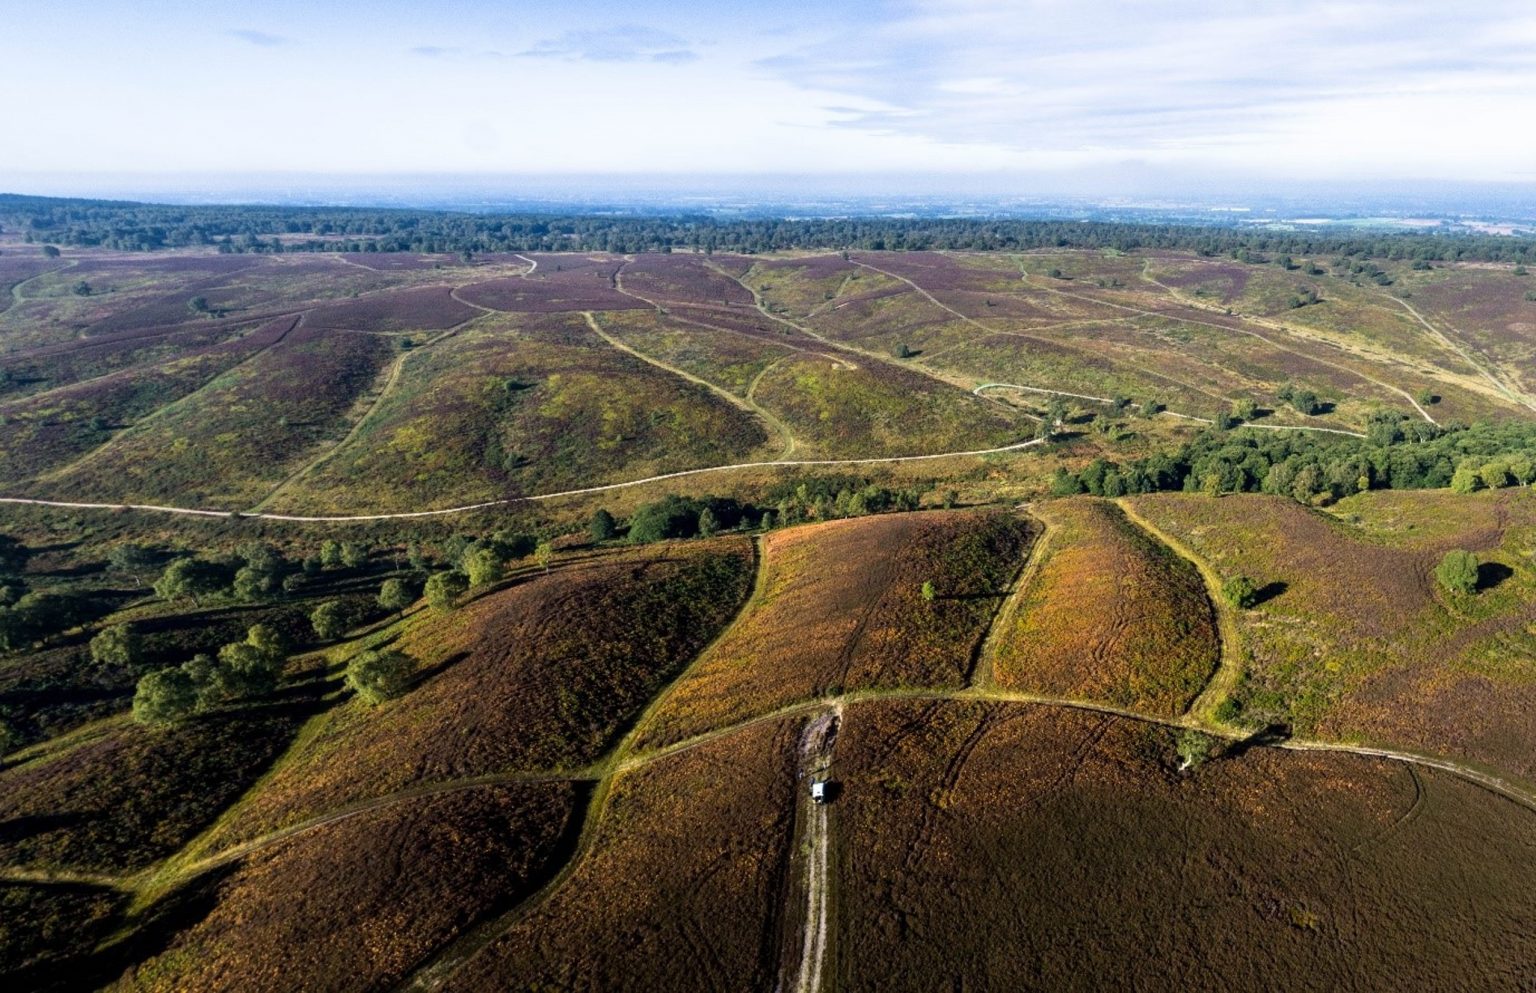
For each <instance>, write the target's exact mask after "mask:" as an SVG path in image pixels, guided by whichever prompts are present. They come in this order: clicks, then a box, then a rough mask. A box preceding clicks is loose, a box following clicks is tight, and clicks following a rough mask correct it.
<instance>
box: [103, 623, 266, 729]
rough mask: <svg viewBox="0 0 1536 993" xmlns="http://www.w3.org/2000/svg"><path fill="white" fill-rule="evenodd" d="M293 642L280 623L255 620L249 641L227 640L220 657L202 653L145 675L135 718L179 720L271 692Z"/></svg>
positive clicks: (136, 694) (135, 703)
mask: <svg viewBox="0 0 1536 993" xmlns="http://www.w3.org/2000/svg"><path fill="white" fill-rule="evenodd" d="M290 647H291V646H290V645H289V644H288V642H287V640H286V639H285V638H284V637H283V636H282V635H281V633H279V632H278V631H276V630H275V629H273V628H271V627H268V626H267V625H265V624H256V625H253V626H252V627H251V628H250V629H249V630H248V631H247V632H246V637H245V640H244V641H236V642H231V643H230V644H227V645H225V646H223V647H222V648H220V649H219V652H218V655H217V656H216V657H214V656H209V655H204V654H200V655H196V656H194V657H193V658H191V659H190V660H188V661H187V662H185V663H183V664H182V665H180V666H173V667H168V668H164V669H157V670H156V671H154V672H151V673H148V674H146V675H144V676H143V677H141V678H140V679H139V682H138V686H137V687H136V689H135V692H134V695H133V718H134V720H136V721H138V722H139V723H141V724H161V725H163V724H174V723H176V722H178V721H182V720H185V719H186V718H188V717H190V716H192V715H193V714H197V713H201V712H204V711H207V710H211V709H213V708H215V707H218V706H220V705H222V704H225V703H227V702H232V701H238V700H247V699H253V698H258V697H262V696H265V695H267V694H269V693H271V692H272V691H273V690H274V689H275V688H276V687H277V681H278V678H279V677H280V676H281V674H282V670H283V664H284V663H285V662H286V660H287V657H288V651H289V649H290Z"/></svg>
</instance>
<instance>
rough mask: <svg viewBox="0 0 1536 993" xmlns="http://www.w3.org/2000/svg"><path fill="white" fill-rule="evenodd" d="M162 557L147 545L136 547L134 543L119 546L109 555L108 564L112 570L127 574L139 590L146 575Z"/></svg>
mask: <svg viewBox="0 0 1536 993" xmlns="http://www.w3.org/2000/svg"><path fill="white" fill-rule="evenodd" d="M159 560H160V556H159V555H157V554H156V553H155V550H154V549H153V548H150V547H149V546H147V545H135V544H133V543H132V542H129V543H126V544H122V545H117V546H115V547H114V548H113V549H112V550H111V551H110V552H108V553H107V562H108V564H110V565H111V566H112V568H114V569H116V570H118V571H119V572H122V573H126V574H127V575H128V577H129V578H130V579H132V580H133V585H134V587H135V588H136V589H137V588H139V587H142V586H143V585H144V578H143V577H144V575H145V573H147V572H149V570H150V569H153V568H154V567H155V565H156V563H157V562H159Z"/></svg>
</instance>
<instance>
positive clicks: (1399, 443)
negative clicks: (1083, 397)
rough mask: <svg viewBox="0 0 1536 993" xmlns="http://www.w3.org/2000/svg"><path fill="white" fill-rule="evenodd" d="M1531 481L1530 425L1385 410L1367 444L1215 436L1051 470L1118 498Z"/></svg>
mask: <svg viewBox="0 0 1536 993" xmlns="http://www.w3.org/2000/svg"><path fill="white" fill-rule="evenodd" d="M1532 482H1536V424H1529V423H1521V422H1506V423H1499V424H1484V423H1479V424H1474V425H1472V426H1470V427H1467V426H1462V425H1450V426H1444V427H1440V426H1436V425H1433V424H1427V423H1425V422H1423V421H1417V420H1409V419H1407V418H1404V417H1403V416H1402V415H1400V414H1396V413H1392V412H1383V413H1378V414H1375V415H1373V416H1372V418H1371V422H1370V425H1369V429H1368V431H1367V437H1365V438H1351V437H1347V436H1343V435H1325V434H1313V433H1309V432H1301V431H1297V432H1278V431H1276V432H1271V431H1258V430H1253V429H1248V430H1243V429H1238V430H1235V431H1220V430H1212V431H1207V432H1204V433H1202V434H1201V435H1200V436H1199V437H1197V438H1195V439H1193V440H1191V441H1189V442H1187V443H1185V444H1184V445H1183V446H1181V447H1180V448H1179V449H1178V450H1177V451H1174V452H1169V453H1159V454H1156V455H1152V456H1149V457H1148V458H1144V459H1139V460H1137V461H1134V462H1130V463H1127V464H1124V465H1122V464H1119V463H1116V462H1112V461H1109V460H1106V459H1095V460H1094V461H1093V462H1091V463H1089V464H1088V465H1087V466H1086V467H1084V468H1083V469H1082V470H1080V471H1078V472H1068V471H1066V470H1065V469H1058V470H1057V472H1056V476H1055V479H1054V480H1053V481H1052V486H1051V491H1052V493H1054V494H1056V495H1058V496H1067V495H1070V494H1073V493H1092V494H1094V495H1095V496H1109V497H1117V496H1124V495H1127V494H1132V493H1152V492H1156V491H1159V490H1185V491H1199V492H1205V493H1210V494H1212V495H1217V494H1221V493H1244V492H1248V493H1274V494H1278V495H1283V496H1290V497H1294V498H1295V499H1297V500H1300V501H1302V502H1303V503H1313V502H1317V501H1319V500H1321V501H1329V500H1336V499H1340V498H1343V497H1346V496H1349V495H1351V494H1353V493H1358V492H1361V491H1363V490H1372V489H1394V490H1410V489H1437V488H1441V487H1446V486H1449V487H1451V488H1453V489H1455V490H1457V491H1459V492H1464V493H1470V492H1472V491H1473V490H1478V489H1484V488H1498V487H1503V486H1516V485H1519V486H1529V485H1530V484H1531V483H1532Z"/></svg>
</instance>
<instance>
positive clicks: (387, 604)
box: [379, 579, 416, 614]
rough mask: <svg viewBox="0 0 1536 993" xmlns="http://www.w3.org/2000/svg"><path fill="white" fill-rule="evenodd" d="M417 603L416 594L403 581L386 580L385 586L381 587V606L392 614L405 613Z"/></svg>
mask: <svg viewBox="0 0 1536 993" xmlns="http://www.w3.org/2000/svg"><path fill="white" fill-rule="evenodd" d="M415 602H416V594H414V593H412V592H411V588H410V587H409V586H407V585H406V583H405V580H403V579H386V580H384V585H383V586H381V587H379V606H380V607H383V608H384V609H385V610H387V611H389V612H390V613H395V614H399V613H403V612H404V611H405V608H407V607H409V606H410V605H411V604H413V603H415Z"/></svg>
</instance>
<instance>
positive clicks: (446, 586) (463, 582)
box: [423, 569, 469, 611]
mask: <svg viewBox="0 0 1536 993" xmlns="http://www.w3.org/2000/svg"><path fill="white" fill-rule="evenodd" d="M468 591H469V579H468V578H467V577H466V576H465V575H464V574H463V573H462V572H457V571H454V570H451V569H450V570H446V571H443V572H435V573H433V574H432V575H431V576H429V577H428V578H427V585H426V589H425V590H424V591H423V593H424V595H425V596H426V598H427V603H428V604H429V605H431V607H432V609H433V610H438V611H446V610H452V609H453V608H454V607H455V606H456V605H457V603H458V600H459V597H461V596H463V595H464V594H465V593H467V592H468Z"/></svg>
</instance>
